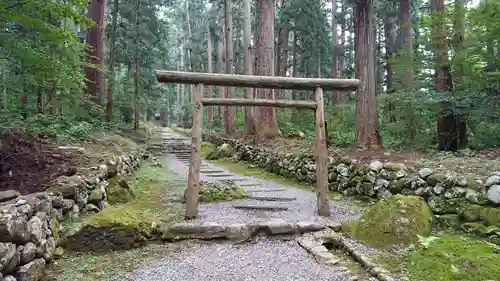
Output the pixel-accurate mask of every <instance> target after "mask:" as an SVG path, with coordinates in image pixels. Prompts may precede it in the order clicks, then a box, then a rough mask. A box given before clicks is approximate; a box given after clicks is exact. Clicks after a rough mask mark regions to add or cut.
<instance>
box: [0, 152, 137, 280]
mask: <svg viewBox="0 0 500 281" xmlns="http://www.w3.org/2000/svg"><path fill="white" fill-rule="evenodd" d="M144 155H145V153H144V150H142V149H138V150H136V151H134V152H132V153H130V154H127V155H121V156H112V157H110V158H108V159H106V160H105V161H103V162H104V163H103V164H101V165H99V166H95V167H90V168H88V169H82V170H81V171H77V173H76V174H74V175H71V176H61V177H59V178H57V179H56V180H55V181H54V182H53V183H52V184H51V185H50V187H48V188H47V189H46V191H44V192H38V193H33V194H28V195H20V194H19V193H18V192H17V191H15V190H7V191H2V192H0V280H2V281H38V280H41V279H42V278H43V276H44V273H45V269H46V265H47V264H49V263H51V262H52V260H53V259H54V256H55V255H56V254H57V251H56V248H57V247H58V245H59V243H60V241H59V240H60V235H59V223H60V222H62V221H64V220H68V219H72V218H77V217H78V216H80V214H82V213H85V212H99V211H100V210H102V209H104V208H106V206H107V205H108V203H107V186H108V181H107V180H108V179H110V178H112V177H115V176H120V175H130V174H131V173H133V172H134V171H135V170H137V169H138V168H139V165H140V162H141V159H143V157H144Z"/></svg>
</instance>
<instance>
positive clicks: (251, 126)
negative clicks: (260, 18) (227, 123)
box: [243, 0, 255, 135]
mask: <svg viewBox="0 0 500 281" xmlns="http://www.w3.org/2000/svg"><path fill="white" fill-rule="evenodd" d="M250 15H251V6H250V0H243V51H244V53H243V71H244V74H246V75H252V53H251V52H252V50H251V48H252V46H251V45H250V42H251V40H250V39H251V38H250V37H251V36H252V18H251V17H250ZM244 91H245V98H246V99H253V98H254V97H253V89H251V88H245V89H244ZM253 111H254V109H253V108H252V107H249V106H245V132H246V133H247V134H248V135H253V134H255V118H254V114H253Z"/></svg>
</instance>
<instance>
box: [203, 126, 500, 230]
mask: <svg viewBox="0 0 500 281" xmlns="http://www.w3.org/2000/svg"><path fill="white" fill-rule="evenodd" d="M203 138H204V140H205V141H207V142H211V143H213V144H215V145H217V146H219V145H222V144H223V143H228V144H230V145H231V146H232V147H233V148H234V150H235V152H236V157H237V158H238V160H241V161H246V162H249V163H251V164H253V165H256V166H258V167H260V168H263V169H265V170H267V171H269V172H272V173H275V174H278V175H281V176H284V177H287V178H292V179H295V180H297V181H299V182H306V183H309V184H315V182H316V164H315V159H314V156H313V155H312V154H294V153H277V152H275V151H272V150H268V149H265V148H259V147H253V146H250V145H247V144H245V143H244V142H242V141H239V140H234V139H225V138H221V137H218V136H215V135H208V134H204V135H203ZM499 169H500V168H499ZM328 185H329V189H330V190H331V191H333V192H339V193H342V194H343V195H347V196H362V197H371V198H383V197H387V196H391V195H395V194H404V195H417V196H421V197H423V198H424V199H425V200H426V201H427V203H428V204H429V206H430V207H431V209H432V211H433V213H434V215H435V218H436V220H435V222H436V223H437V225H438V226H443V227H449V226H452V227H461V228H462V229H464V230H466V231H470V232H476V233H479V234H481V235H486V236H488V235H490V234H495V233H497V234H496V235H497V236H498V233H500V208H499V206H500V172H496V173H492V174H491V175H490V176H488V177H480V176H465V175H460V174H457V173H456V172H454V171H445V172H441V171H434V170H433V169H430V168H422V169H420V170H413V169H412V168H410V167H407V166H406V165H403V164H400V163H388V162H386V163H382V162H380V161H372V162H371V163H360V162H358V161H356V160H354V159H349V158H334V157H329V163H328Z"/></svg>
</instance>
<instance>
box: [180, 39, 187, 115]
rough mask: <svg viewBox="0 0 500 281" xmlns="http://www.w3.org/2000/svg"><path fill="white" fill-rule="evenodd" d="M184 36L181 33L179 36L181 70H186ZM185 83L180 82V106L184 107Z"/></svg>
mask: <svg viewBox="0 0 500 281" xmlns="http://www.w3.org/2000/svg"><path fill="white" fill-rule="evenodd" d="M185 38H186V36H185V35H184V34H182V37H181V65H180V67H181V71H186V62H185V61H184V52H185V51H186V39H185ZM185 90H186V85H184V84H181V108H182V107H184V104H185V103H186V100H185V97H186V91H185Z"/></svg>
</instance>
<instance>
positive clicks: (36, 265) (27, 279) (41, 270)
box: [16, 259, 45, 281]
mask: <svg viewBox="0 0 500 281" xmlns="http://www.w3.org/2000/svg"><path fill="white" fill-rule="evenodd" d="M44 276H45V260H44V259H36V260H34V261H32V262H29V263H27V264H25V265H23V266H21V267H19V269H18V270H17V272H16V279H17V281H38V280H40V279H42V278H43V277H44Z"/></svg>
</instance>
